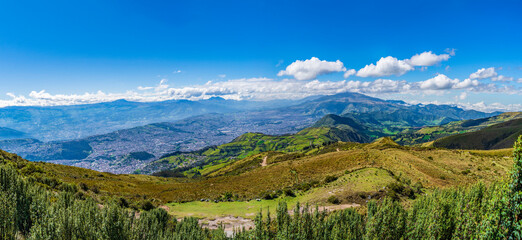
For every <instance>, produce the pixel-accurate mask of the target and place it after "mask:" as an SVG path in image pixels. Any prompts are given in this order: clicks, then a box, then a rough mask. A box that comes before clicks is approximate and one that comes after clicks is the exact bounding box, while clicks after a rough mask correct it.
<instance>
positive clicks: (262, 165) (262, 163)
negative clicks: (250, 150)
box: [261, 156, 268, 167]
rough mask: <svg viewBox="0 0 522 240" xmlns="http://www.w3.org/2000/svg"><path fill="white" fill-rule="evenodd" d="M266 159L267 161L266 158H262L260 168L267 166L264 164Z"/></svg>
mask: <svg viewBox="0 0 522 240" xmlns="http://www.w3.org/2000/svg"><path fill="white" fill-rule="evenodd" d="M267 159H268V156H265V157H264V158H263V162H261V167H266V165H268V164H267V163H266V160H267Z"/></svg>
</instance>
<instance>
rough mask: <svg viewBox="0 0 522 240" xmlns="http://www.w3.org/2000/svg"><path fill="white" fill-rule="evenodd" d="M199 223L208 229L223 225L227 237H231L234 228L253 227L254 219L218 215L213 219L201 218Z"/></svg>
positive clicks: (247, 228)
mask: <svg viewBox="0 0 522 240" xmlns="http://www.w3.org/2000/svg"><path fill="white" fill-rule="evenodd" d="M199 225H201V227H204V228H208V229H218V228H219V226H221V225H223V229H224V230H225V233H226V234H227V236H228V237H231V236H232V235H233V233H234V230H238V229H242V228H245V229H246V230H249V229H252V228H254V226H255V225H254V221H252V220H251V219H248V218H242V217H230V216H227V217H219V218H216V219H213V220H209V219H201V220H199Z"/></svg>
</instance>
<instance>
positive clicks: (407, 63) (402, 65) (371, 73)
mask: <svg viewBox="0 0 522 240" xmlns="http://www.w3.org/2000/svg"><path fill="white" fill-rule="evenodd" d="M453 55H455V51H454V50H451V51H450V52H449V53H447V54H440V55H437V54H435V53H433V52H431V51H428V52H422V53H419V54H415V55H413V56H412V57H411V58H410V59H404V60H399V59H397V58H394V57H392V56H388V57H383V58H381V59H379V61H377V63H376V64H373V63H371V64H369V65H366V66H365V67H364V68H361V69H360V70H359V71H358V72H357V76H359V77H382V76H390V75H396V76H401V75H403V74H405V73H407V72H409V71H413V70H415V67H420V70H421V71H424V70H426V69H427V67H429V66H433V65H435V64H438V63H440V62H442V61H447V60H448V59H449V58H450V57H451V56H453ZM446 70H447V69H446Z"/></svg>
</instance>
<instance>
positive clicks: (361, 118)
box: [0, 93, 496, 173]
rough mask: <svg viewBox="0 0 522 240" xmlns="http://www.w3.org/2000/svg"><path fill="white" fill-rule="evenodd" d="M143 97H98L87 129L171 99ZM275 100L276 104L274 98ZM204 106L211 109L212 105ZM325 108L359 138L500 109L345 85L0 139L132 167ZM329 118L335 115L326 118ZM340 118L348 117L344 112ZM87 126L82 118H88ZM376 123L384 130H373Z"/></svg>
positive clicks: (284, 128) (37, 156) (282, 127)
mask: <svg viewBox="0 0 522 240" xmlns="http://www.w3.org/2000/svg"><path fill="white" fill-rule="evenodd" d="M209 101H211V102H212V104H217V103H216V102H223V101H228V100H223V99H211V100H209ZM229 103H230V104H229ZM111 104H112V105H114V104H115V103H110V104H108V105H111ZM141 104H142V103H132V102H120V103H119V104H116V105H117V106H118V107H114V108H115V110H114V112H115V114H114V115H118V114H122V115H123V116H124V117H120V116H119V115H118V116H112V115H110V114H109V115H106V114H105V113H106V110H105V109H106V108H101V107H99V105H96V106H95V107H94V109H100V108H101V109H104V110H103V111H102V110H100V112H102V113H100V114H99V116H96V117H93V118H94V119H96V120H97V121H99V123H98V122H97V123H92V125H89V126H90V127H89V128H88V129H90V131H92V133H95V132H96V131H95V130H92V127H94V126H98V125H103V124H106V123H107V122H113V120H112V118H113V117H114V118H116V119H131V120H132V119H134V118H133V117H132V116H131V115H132V114H135V115H136V116H135V117H136V118H137V119H139V120H140V121H141V120H143V117H142V116H152V115H154V114H157V115H160V114H161V113H162V112H165V111H164V107H163V104H166V105H169V104H170V103H165V102H163V103H157V104H159V105H161V106H159V107H157V108H158V109H160V110H158V111H155V110H154V109H155V108H152V110H150V109H151V106H153V105H145V107H137V106H142V105H141ZM151 104H152V103H151ZM179 104H181V105H183V104H185V106H186V108H187V109H181V107H179V106H181V105H175V106H176V107H173V110H172V111H173V112H190V110H191V109H200V108H195V107H190V106H192V105H193V104H195V105H198V106H199V105H200V104H203V105H205V103H201V102H190V101H185V102H183V101H179ZM234 104H239V103H234V102H228V103H226V104H221V105H220V104H217V105H213V106H216V109H220V108H221V107H220V106H223V105H231V106H233V105H234ZM249 104H254V103H249ZM124 105H129V106H127V107H126V108H127V109H128V110H127V111H123V110H122V109H124V107H122V106H124ZM272 105H277V104H275V103H273V104H272ZM205 106H209V105H205ZM241 106H243V105H241ZM76 107H79V106H76ZM76 107H74V108H76ZM83 107H84V108H87V109H86V110H85V111H87V112H89V113H92V112H95V111H94V110H92V109H89V107H88V106H83ZM203 109H207V108H203ZM149 110H150V111H152V112H154V114H150V113H149V114H139V112H147V111H149ZM200 110H201V109H200ZM207 110H208V111H210V110H209V109H207ZM212 110H215V109H212ZM198 111H199V110H198ZM201 111H202V110H201ZM223 111H225V110H223ZM226 111H228V110H226ZM230 111H233V110H230ZM58 112H60V111H58ZM196 112H197V111H196ZM327 114H336V115H342V117H345V118H351V119H353V120H354V123H352V122H346V124H344V125H346V126H349V127H350V128H352V129H353V130H354V131H353V132H352V133H353V134H352V137H355V136H357V135H359V137H360V139H359V140H360V141H361V142H365V141H367V140H369V139H368V138H367V137H370V138H371V139H373V138H377V137H380V136H382V134H385V135H390V134H394V133H397V132H400V131H403V130H404V129H405V128H408V127H410V125H412V126H419V127H421V126H426V125H433V124H440V123H443V122H445V121H448V120H449V119H456V120H464V119H470V118H484V117H489V116H493V115H496V113H482V112H477V111H467V110H463V109H460V108H456V107H452V106H445V105H441V106H439V105H408V104H405V103H404V102H397V101H386V100H381V99H378V98H373V97H369V96H366V95H363V94H358V93H342V94H337V95H332V96H323V97H318V98H309V99H307V101H305V102H302V103H297V104H295V105H292V106H285V107H279V108H274V109H263V110H255V111H239V112H238V111H237V110H235V112H228V113H220V114H203V115H199V116H193V117H188V118H185V119H183V120H178V121H174V122H163V123H154V124H149V125H145V126H139V127H133V128H129V129H123V130H118V131H114V132H110V133H106V134H100V135H94V136H90V137H84V138H80V139H76V140H71V141H51V142H43V141H38V140H34V139H32V140H7V141H0V149H4V150H6V151H10V152H14V153H17V154H20V155H21V156H23V157H25V158H28V159H29V160H46V161H52V160H54V161H55V162H59V163H63V164H72V165H75V166H81V167H86V168H91V169H96V170H100V171H110V172H115V173H130V172H133V171H134V170H136V169H138V168H141V167H143V166H145V165H146V164H147V163H148V162H151V161H154V160H157V159H158V158H159V157H160V156H162V155H164V154H167V153H172V152H175V151H193V150H197V149H201V148H203V147H206V146H211V145H219V144H224V143H227V142H230V141H232V140H233V139H234V138H236V137H238V136H240V135H242V134H244V133H247V132H259V133H263V134H266V135H281V134H294V133H296V132H298V131H300V130H302V129H304V128H306V127H309V126H311V125H312V124H314V123H315V122H316V121H317V120H319V119H321V118H322V117H323V116H325V115H327ZM46 116H48V115H46ZM60 116H61V115H60V114H58V115H57V117H56V118H55V119H54V120H53V121H54V122H62V121H63V122H67V121H68V120H67V121H65V120H61V119H62V118H61V117H60ZM78 116H85V115H78ZM101 116H105V118H103V119H101V120H100V118H101ZM162 117H163V116H161V117H158V118H147V121H153V120H154V119H162ZM65 118H67V117H65ZM82 118H83V117H82ZM82 118H80V117H77V118H75V119H76V120H77V121H80V119H82ZM67 119H68V118H67ZM337 120H339V119H337ZM337 120H336V119H333V120H332V121H333V123H336V124H337V123H343V122H335V121H337ZM49 121H50V120H49ZM86 121H87V122H94V120H89V119H88V118H87V120H86ZM129 121H130V120H129ZM326 121H330V120H326V119H325V122H326ZM343 121H349V120H346V119H345V120H343ZM116 122H117V121H116ZM135 122H137V121H135ZM78 124H79V126H80V127H81V126H82V124H81V123H78ZM66 125H67V124H66ZM87 125H88V124H87ZM58 126H60V125H59V124H57V125H53V128H57V127H58ZM83 126H85V124H84V125H83ZM113 126H114V125H113ZM35 128H36V127H35ZM360 128H368V129H369V130H368V131H366V132H365V131H362V132H361V131H360ZM104 129H107V128H104ZM374 129H380V130H379V131H378V132H373V130H374ZM54 131H55V130H52V131H49V133H51V132H54ZM66 132H67V131H66ZM31 133H32V132H31ZM345 133H346V132H345ZM359 140H357V141H359ZM69 142H77V143H78V142H79V143H87V144H88V145H89V146H90V147H91V148H92V150H89V149H88V148H83V147H82V148H79V149H76V151H77V154H71V151H74V150H75V149H74V148H75V147H76V146H77V144H69ZM71 147H72V148H71ZM133 152H146V153H148V154H151V155H154V156H155V158H151V159H148V160H142V159H136V158H134V157H133V156H131V155H130V154H131V153H133ZM87 154H88V155H87ZM85 155H87V157H84V156H85ZM82 157H83V158H82Z"/></svg>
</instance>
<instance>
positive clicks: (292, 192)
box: [285, 188, 295, 197]
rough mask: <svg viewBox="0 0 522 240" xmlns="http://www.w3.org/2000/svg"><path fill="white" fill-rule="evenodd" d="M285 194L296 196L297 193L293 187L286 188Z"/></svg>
mask: <svg viewBox="0 0 522 240" xmlns="http://www.w3.org/2000/svg"><path fill="white" fill-rule="evenodd" d="M285 196H288V197H295V193H294V191H292V189H288V188H287V189H285Z"/></svg>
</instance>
